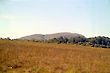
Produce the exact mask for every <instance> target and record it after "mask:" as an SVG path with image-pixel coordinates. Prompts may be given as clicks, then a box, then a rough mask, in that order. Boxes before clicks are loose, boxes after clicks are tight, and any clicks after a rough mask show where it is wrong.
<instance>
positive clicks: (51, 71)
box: [0, 38, 110, 73]
mask: <svg viewBox="0 0 110 73" xmlns="http://www.w3.org/2000/svg"><path fill="white" fill-rule="evenodd" d="M0 73H110V49H103V48H99V47H97V48H96V47H90V46H82V45H78V44H62V43H61V44H57V43H43V42H41V43H40V42H32V41H25V40H24V41H22V40H10V39H9V38H8V40H3V39H2V40H0Z"/></svg>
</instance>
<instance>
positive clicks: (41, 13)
mask: <svg viewBox="0 0 110 73" xmlns="http://www.w3.org/2000/svg"><path fill="white" fill-rule="evenodd" d="M56 32H72V33H80V34H83V35H85V36H87V37H92V36H99V35H101V36H107V37H110V0H6V1H1V0H0V37H11V38H17V37H21V36H25V35H30V34H35V33H36V34H37V33H38V34H39V33H42V34H48V33H56Z"/></svg>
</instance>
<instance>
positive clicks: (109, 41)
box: [48, 36, 110, 48]
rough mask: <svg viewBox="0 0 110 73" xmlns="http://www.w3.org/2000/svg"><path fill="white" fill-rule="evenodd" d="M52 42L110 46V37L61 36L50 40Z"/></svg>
mask: <svg viewBox="0 0 110 73" xmlns="http://www.w3.org/2000/svg"><path fill="white" fill-rule="evenodd" d="M48 42H50V43H52V42H53V43H58V44H60V43H66V44H68V43H71V44H79V45H90V46H91V47H102V48H110V38H109V37H105V36H98V37H91V38H86V37H84V36H79V37H71V38H66V37H62V36H61V37H59V38H53V39H51V40H48Z"/></svg>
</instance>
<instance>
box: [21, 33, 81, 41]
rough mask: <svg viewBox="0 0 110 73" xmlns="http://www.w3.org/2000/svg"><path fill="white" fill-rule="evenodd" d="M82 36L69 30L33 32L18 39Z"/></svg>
mask: <svg viewBox="0 0 110 73" xmlns="http://www.w3.org/2000/svg"><path fill="white" fill-rule="evenodd" d="M80 36H83V35H81V34H78V33H70V32H60V33H53V34H45V35H44V34H33V35H28V36H24V37H21V38H20V39H23V40H50V39H53V38H59V37H65V38H68V39H69V38H71V37H80Z"/></svg>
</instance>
